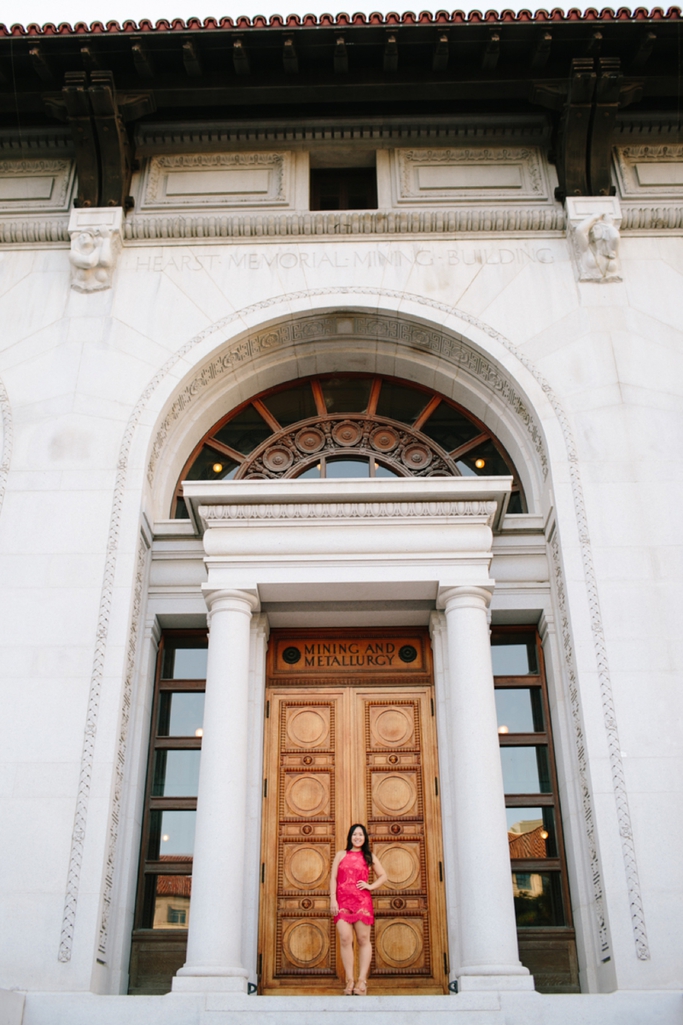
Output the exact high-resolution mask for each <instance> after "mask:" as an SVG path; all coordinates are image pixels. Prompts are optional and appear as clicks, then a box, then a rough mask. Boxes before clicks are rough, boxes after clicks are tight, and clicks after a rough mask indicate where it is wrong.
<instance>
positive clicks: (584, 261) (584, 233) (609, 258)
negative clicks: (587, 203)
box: [573, 213, 621, 281]
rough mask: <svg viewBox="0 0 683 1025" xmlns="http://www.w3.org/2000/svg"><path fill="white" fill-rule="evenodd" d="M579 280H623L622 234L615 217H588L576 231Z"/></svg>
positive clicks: (577, 226) (574, 231) (606, 215)
mask: <svg viewBox="0 0 683 1025" xmlns="http://www.w3.org/2000/svg"><path fill="white" fill-rule="evenodd" d="M573 241H574V248H575V252H576V259H577V262H578V267H579V281H621V275H620V274H619V241H620V236H619V231H618V229H617V227H616V225H615V224H614V218H613V217H612V215H611V214H607V213H598V214H592V215H591V216H589V217H585V218H584V219H583V220H582V221H580V222H579V224H577V225H576V227H575V228H574V230H573Z"/></svg>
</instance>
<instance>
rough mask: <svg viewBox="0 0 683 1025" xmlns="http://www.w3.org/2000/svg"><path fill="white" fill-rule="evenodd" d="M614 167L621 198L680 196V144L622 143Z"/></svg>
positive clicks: (682, 159)
mask: <svg viewBox="0 0 683 1025" xmlns="http://www.w3.org/2000/svg"><path fill="white" fill-rule="evenodd" d="M614 169H615V172H616V177H617V181H618V182H619V192H620V194H621V196H622V197H623V198H624V199H678V200H680V199H681V196H683V146H666V145H665V146H623V147H619V148H617V149H615V151H614Z"/></svg>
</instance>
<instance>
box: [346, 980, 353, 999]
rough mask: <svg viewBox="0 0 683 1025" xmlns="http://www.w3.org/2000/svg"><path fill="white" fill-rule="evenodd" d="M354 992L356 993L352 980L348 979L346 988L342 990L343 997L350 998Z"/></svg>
mask: <svg viewBox="0 0 683 1025" xmlns="http://www.w3.org/2000/svg"><path fill="white" fill-rule="evenodd" d="M355 992H356V991H355V989H354V988H353V979H348V980H347V982H346V986H345V988H344V996H345V997H350V996H353V994H354V993H355Z"/></svg>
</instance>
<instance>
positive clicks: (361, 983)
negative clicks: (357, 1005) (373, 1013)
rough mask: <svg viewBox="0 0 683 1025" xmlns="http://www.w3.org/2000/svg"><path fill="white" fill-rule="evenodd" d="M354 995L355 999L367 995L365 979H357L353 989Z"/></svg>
mask: <svg viewBox="0 0 683 1025" xmlns="http://www.w3.org/2000/svg"><path fill="white" fill-rule="evenodd" d="M353 992H354V995H355V996H357V997H365V996H367V995H368V984H367V982H366V981H365V979H359V980H358V982H357V983H356V985H355V986H354V987H353Z"/></svg>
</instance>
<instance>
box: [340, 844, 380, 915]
mask: <svg viewBox="0 0 683 1025" xmlns="http://www.w3.org/2000/svg"><path fill="white" fill-rule="evenodd" d="M369 876H370V869H369V866H368V863H367V862H366V860H365V858H364V856H363V854H362V853H361V851H347V852H346V854H345V855H344V857H343V858H342V860H341V861H340V862H339V868H338V869H337V904H338V905H339V914H338V915H335V918H334V920H335V922H338V921H339V919H340V918H341V920H342V922H367V924H368V925H372V923H373V922H374V921H375V916H374V914H373V910H372V896H371V895H370V891H369V890H359V889H358V887H357V886H356V883H357V882H358V881H359V880H360V879H362V880H363V882H366V883H367V881H368V878H369Z"/></svg>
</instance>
